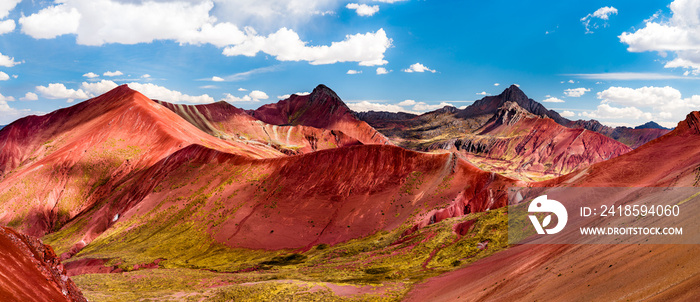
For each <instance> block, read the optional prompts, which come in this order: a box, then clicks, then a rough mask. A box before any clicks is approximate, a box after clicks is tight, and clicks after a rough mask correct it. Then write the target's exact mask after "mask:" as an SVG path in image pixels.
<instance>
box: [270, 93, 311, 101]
mask: <svg viewBox="0 0 700 302" xmlns="http://www.w3.org/2000/svg"><path fill="white" fill-rule="evenodd" d="M292 94H296V95H298V96H303V95H309V94H311V92H308V91H305V92H297V93H292ZM292 94H284V95H278V96H277V98H278V99H280V100H285V99H288V98H289V97H290V96H292Z"/></svg>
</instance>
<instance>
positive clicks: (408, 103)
mask: <svg viewBox="0 0 700 302" xmlns="http://www.w3.org/2000/svg"><path fill="white" fill-rule="evenodd" d="M415 104H416V101H414V100H404V101H402V102H400V103H398V104H397V105H399V106H402V107H405V106H413V105H415Z"/></svg>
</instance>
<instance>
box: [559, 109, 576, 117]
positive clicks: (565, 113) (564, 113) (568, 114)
mask: <svg viewBox="0 0 700 302" xmlns="http://www.w3.org/2000/svg"><path fill="white" fill-rule="evenodd" d="M559 115H561V116H562V117H574V116H576V114H575V113H574V112H573V111H569V110H564V111H562V112H561V113H560V114H559Z"/></svg>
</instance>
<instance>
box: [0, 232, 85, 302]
mask: <svg viewBox="0 0 700 302" xmlns="http://www.w3.org/2000/svg"><path fill="white" fill-rule="evenodd" d="M0 263H2V265H0V300H2V301H87V300H86V299H85V297H83V294H82V293H81V292H80V289H78V287H77V286H75V283H73V280H71V279H70V278H69V277H68V275H67V273H66V270H65V268H64V267H63V265H62V264H61V261H60V260H59V258H58V257H57V256H56V253H54V251H53V249H52V248H51V247H50V246H48V245H44V244H43V243H42V242H41V240H39V239H37V238H34V237H31V236H27V235H24V234H20V233H17V232H15V231H14V230H12V229H10V228H6V227H0Z"/></svg>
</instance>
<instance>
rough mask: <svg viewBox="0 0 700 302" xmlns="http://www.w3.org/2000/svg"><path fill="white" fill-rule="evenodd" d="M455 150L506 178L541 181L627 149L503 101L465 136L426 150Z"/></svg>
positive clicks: (611, 156) (600, 136)
mask: <svg viewBox="0 0 700 302" xmlns="http://www.w3.org/2000/svg"><path fill="white" fill-rule="evenodd" d="M437 149H445V150H457V151H461V152H462V154H463V155H464V156H466V158H467V159H468V160H470V161H472V162H474V163H475V164H477V165H479V166H480V167H482V168H484V169H486V170H488V171H493V172H498V173H501V174H504V175H507V176H509V177H518V178H521V179H528V180H533V179H541V178H542V177H551V176H558V175H563V174H567V173H569V172H572V171H574V170H577V169H581V168H584V167H587V166H589V165H591V164H594V163H597V162H601V161H604V160H607V159H610V158H614V157H616V156H619V155H621V154H624V153H627V152H629V151H631V150H632V149H631V148H630V147H628V146H625V145H624V144H622V143H620V142H617V141H615V140H613V139H611V138H609V137H606V136H604V135H602V134H600V133H596V132H594V131H587V130H585V129H571V128H567V127H564V126H562V125H559V124H557V123H556V122H554V120H552V119H549V118H543V117H541V116H537V115H535V114H532V113H531V112H529V111H528V110H526V109H524V108H522V107H520V106H519V105H518V103H515V102H506V103H505V104H504V105H503V106H502V107H501V108H499V109H498V111H496V113H495V114H494V115H493V116H492V117H491V119H489V120H488V121H487V122H486V123H485V124H484V125H483V126H482V127H480V128H479V129H477V130H476V131H474V132H472V133H470V134H464V135H462V136H459V137H455V138H451V139H442V140H440V141H438V142H436V143H433V144H432V145H431V146H429V147H428V148H427V149H426V151H430V150H437Z"/></svg>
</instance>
